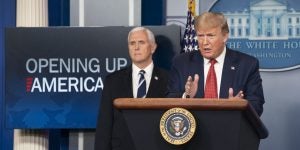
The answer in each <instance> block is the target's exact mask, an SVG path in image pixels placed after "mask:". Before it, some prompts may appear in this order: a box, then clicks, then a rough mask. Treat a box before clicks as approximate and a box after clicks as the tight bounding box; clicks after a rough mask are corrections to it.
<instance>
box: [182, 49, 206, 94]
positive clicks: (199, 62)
mask: <svg viewBox="0 0 300 150" xmlns="http://www.w3.org/2000/svg"><path fill="white" fill-rule="evenodd" d="M190 59H191V65H190V66H191V67H193V68H192V69H191V70H192V72H191V73H190V75H192V76H194V75H195V74H198V75H199V82H198V91H197V93H196V97H204V63H203V57H202V56H201V54H200V52H199V51H195V52H194V54H193V55H191V58H190ZM193 78H194V77H193ZM186 79H187V77H186ZM185 82H186V81H185Z"/></svg>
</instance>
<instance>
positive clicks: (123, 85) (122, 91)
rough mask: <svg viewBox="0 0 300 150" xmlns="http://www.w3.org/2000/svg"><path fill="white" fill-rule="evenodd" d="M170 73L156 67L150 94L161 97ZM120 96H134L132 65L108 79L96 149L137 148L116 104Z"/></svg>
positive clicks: (127, 149) (152, 96)
mask: <svg viewBox="0 0 300 150" xmlns="http://www.w3.org/2000/svg"><path fill="white" fill-rule="evenodd" d="M167 77H168V74H167V72H166V71H164V70H162V69H159V68H157V67H154V68H153V72H152V77H151V81H150V85H149V89H148V92H147V95H146V97H148V98H161V97H165V95H166V92H167V82H168V78H167ZM116 98H133V92H132V67H131V66H130V67H127V68H125V69H122V70H119V71H116V72H114V73H112V74H110V75H108V76H107V77H106V79H105V83H104V89H103V91H102V99H101V105H100V111H99V115H98V123H97V128H96V136H95V150H111V149H118V150H119V149H120V150H121V149H124V150H134V149H135V147H134V144H133V141H132V140H131V135H130V133H129V131H128V127H127V124H126V122H125V120H124V118H123V115H122V113H121V112H120V111H119V110H117V109H115V108H114V107H113V100H114V99H116Z"/></svg>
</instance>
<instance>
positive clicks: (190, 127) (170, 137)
mask: <svg viewBox="0 0 300 150" xmlns="http://www.w3.org/2000/svg"><path fill="white" fill-rule="evenodd" d="M159 127H160V133H161V135H162V136H163V138H164V139H165V140H166V141H167V142H169V143H171V144H173V145H181V144H185V143H186V142H188V141H189V140H190V139H191V138H192V137H193V135H194V133H195V130H196V122H195V118H194V116H193V115H192V114H191V113H190V112H189V111H188V110H186V109H183V108H172V109H169V110H168V111H166V112H165V113H164V115H163V116H162V117H161V119H160V125H159Z"/></svg>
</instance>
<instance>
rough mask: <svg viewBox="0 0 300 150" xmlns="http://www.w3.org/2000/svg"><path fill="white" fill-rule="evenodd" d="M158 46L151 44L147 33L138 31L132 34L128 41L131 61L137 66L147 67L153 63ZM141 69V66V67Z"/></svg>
mask: <svg viewBox="0 0 300 150" xmlns="http://www.w3.org/2000/svg"><path fill="white" fill-rule="evenodd" d="M155 48H156V44H151V43H150V41H149V39H148V36H147V33H146V31H144V30H141V31H136V32H133V33H131V35H130V37H129V41H128V49H129V55H130V58H131V61H132V62H133V63H134V64H136V65H138V66H139V65H142V67H145V66H147V65H148V64H150V63H151V62H152V54H153V53H154V51H155ZM139 67H141V66H139Z"/></svg>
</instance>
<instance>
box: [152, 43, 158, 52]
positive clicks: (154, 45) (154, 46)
mask: <svg viewBox="0 0 300 150" xmlns="http://www.w3.org/2000/svg"><path fill="white" fill-rule="evenodd" d="M156 48H157V45H156V43H154V44H152V49H151V53H152V54H154V52H155V50H156Z"/></svg>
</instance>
